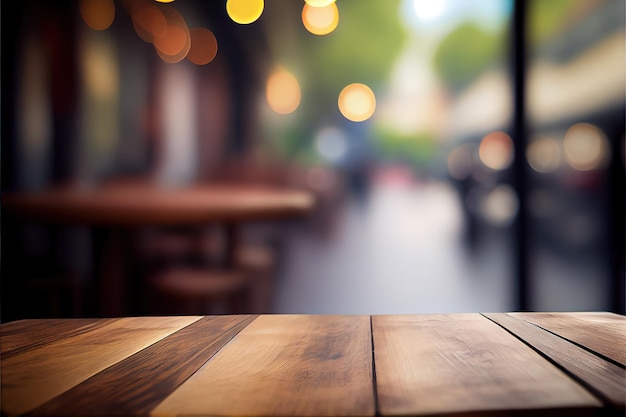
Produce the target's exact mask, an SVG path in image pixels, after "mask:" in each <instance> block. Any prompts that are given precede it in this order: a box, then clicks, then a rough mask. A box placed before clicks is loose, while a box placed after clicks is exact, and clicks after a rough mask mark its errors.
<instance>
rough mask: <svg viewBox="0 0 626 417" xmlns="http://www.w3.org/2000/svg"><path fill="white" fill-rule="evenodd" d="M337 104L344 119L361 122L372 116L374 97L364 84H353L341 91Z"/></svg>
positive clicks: (374, 103) (374, 107)
mask: <svg viewBox="0 0 626 417" xmlns="http://www.w3.org/2000/svg"><path fill="white" fill-rule="evenodd" d="M337 104H338V105H339V111H340V112H341V114H343V116H344V117H345V118H346V119H348V120H351V121H353V122H362V121H365V120H367V119H369V118H370V117H372V115H373V114H374V111H375V110H376V96H375V95H374V92H373V91H372V89H371V88H369V87H368V86H366V85H365V84H360V83H354V84H350V85H348V86H346V87H345V88H344V89H343V90H341V93H339V100H338V103H337Z"/></svg>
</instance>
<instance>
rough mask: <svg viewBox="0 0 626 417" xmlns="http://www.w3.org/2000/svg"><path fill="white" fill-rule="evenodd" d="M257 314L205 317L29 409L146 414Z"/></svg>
mask: <svg viewBox="0 0 626 417" xmlns="http://www.w3.org/2000/svg"><path fill="white" fill-rule="evenodd" d="M255 318H256V316H209V317H203V318H201V319H200V320H198V321H196V322H195V323H192V324H190V325H189V326H187V327H185V328H183V329H181V330H178V331H177V332H175V333H172V334H171V335H169V336H167V337H166V338H164V339H161V340H160V341H158V342H157V343H155V344H153V345H151V346H149V347H147V348H146V349H144V350H142V351H140V352H137V353H136V354H134V355H132V356H130V357H128V358H126V359H124V360H122V361H120V362H118V363H116V364H115V365H112V366H110V367H109V368H107V369H105V370H103V371H102V372H100V373H98V374H95V375H94V376H92V377H91V378H89V379H87V380H85V381H83V382H82V383H80V384H78V385H76V386H75V387H74V388H72V389H70V390H69V391H66V392H64V393H63V394H61V395H60V396H58V397H56V398H55V399H53V400H51V401H49V402H47V403H45V404H43V405H42V406H41V407H39V408H37V409H36V410H34V411H33V412H31V413H30V414H29V415H42V416H45V415H48V416H50V415H64V416H72V415H83V416H85V415H147V414H149V412H150V410H151V409H152V408H154V407H155V406H156V405H157V404H159V403H160V402H161V401H162V400H164V399H165V398H166V397H167V396H168V395H169V394H171V393H172V392H173V391H174V390H175V389H176V388H177V387H178V386H179V385H181V384H182V383H183V382H184V381H186V380H187V378H189V377H190V376H191V375H193V373H194V372H196V371H197V370H198V369H199V368H200V367H201V366H202V365H204V364H205V362H206V361H208V360H209V359H210V358H211V357H212V356H213V355H214V354H215V353H216V352H217V351H219V350H220V349H221V348H222V347H223V346H224V345H225V344H226V343H228V342H229V341H230V339H232V338H233V336H235V335H236V334H237V333H239V331H241V329H243V328H244V327H246V326H247V325H248V324H249V323H251V322H252V321H253V320H254V319H255Z"/></svg>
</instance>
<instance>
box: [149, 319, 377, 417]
mask: <svg viewBox="0 0 626 417" xmlns="http://www.w3.org/2000/svg"><path fill="white" fill-rule="evenodd" d="M372 378H373V374H372V350H371V335H370V320H369V317H368V316H313V315H269V316H260V317H259V318H258V319H256V320H255V321H254V322H253V323H252V324H250V325H249V326H248V327H246V328H245V329H244V330H243V331H242V332H241V333H239V334H238V335H237V337H235V338H234V339H233V340H232V341H231V342H230V343H229V344H228V345H227V346H226V347H225V348H224V349H222V350H221V351H220V352H219V353H218V354H217V355H215V356H214V357H213V359H212V360H210V361H209V362H207V363H206V364H205V365H204V367H202V368H201V369H200V370H199V371H198V372H196V373H195V374H194V375H193V376H192V377H191V378H189V380H188V381H187V382H185V383H184V384H183V385H181V386H180V388H179V389H178V390H176V391H175V392H174V393H173V394H172V395H171V396H170V397H168V398H167V399H166V400H165V401H163V402H162V403H161V404H160V405H159V406H158V407H156V408H155V410H154V411H153V412H152V415H155V416H161V415H172V414H176V415H179V416H180V415H213V416H226V415H228V416H373V415H374V413H375V406H374V392H373V380H372Z"/></svg>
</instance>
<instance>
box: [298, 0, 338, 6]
mask: <svg viewBox="0 0 626 417" xmlns="http://www.w3.org/2000/svg"><path fill="white" fill-rule="evenodd" d="M304 1H305V2H306V3H307V4H308V5H310V6H313V7H325V6H328V5H329V4H330V3H334V2H335V0H304Z"/></svg>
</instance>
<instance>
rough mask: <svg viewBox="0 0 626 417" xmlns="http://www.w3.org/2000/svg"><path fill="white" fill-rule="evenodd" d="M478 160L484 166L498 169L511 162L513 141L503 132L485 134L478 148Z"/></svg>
mask: <svg viewBox="0 0 626 417" xmlns="http://www.w3.org/2000/svg"><path fill="white" fill-rule="evenodd" d="M478 155H479V156H480V161H481V162H482V163H483V164H485V166H487V167H489V168H491V169H494V170H496V171H500V170H503V169H506V168H508V167H509V166H510V165H511V162H513V141H512V140H511V137H510V136H509V135H507V134H506V133H504V132H492V133H489V134H488V135H486V136H485V137H484V138H483V140H482V141H481V142H480V147H479V148H478Z"/></svg>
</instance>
